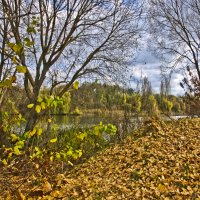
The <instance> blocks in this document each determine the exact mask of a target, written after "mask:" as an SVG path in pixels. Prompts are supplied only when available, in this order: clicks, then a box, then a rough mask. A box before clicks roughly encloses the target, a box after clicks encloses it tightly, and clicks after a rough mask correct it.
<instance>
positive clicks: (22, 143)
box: [16, 140, 24, 149]
mask: <svg viewBox="0 0 200 200" xmlns="http://www.w3.org/2000/svg"><path fill="white" fill-rule="evenodd" d="M16 146H18V149H22V148H23V147H24V141H22V140H21V141H19V142H17V143H16Z"/></svg>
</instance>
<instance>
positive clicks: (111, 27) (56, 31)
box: [0, 0, 141, 130]
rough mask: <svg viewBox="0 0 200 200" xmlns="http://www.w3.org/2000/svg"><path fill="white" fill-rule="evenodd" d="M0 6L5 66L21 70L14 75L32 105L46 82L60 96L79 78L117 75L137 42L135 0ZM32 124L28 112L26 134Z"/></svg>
mask: <svg viewBox="0 0 200 200" xmlns="http://www.w3.org/2000/svg"><path fill="white" fill-rule="evenodd" d="M0 5H1V8H0V13H1V16H0V17H1V19H3V20H4V21H6V26H8V28H9V30H10V34H9V38H8V37H7V32H6V31H4V32H3V33H6V37H7V38H8V39H7V42H8V43H9V47H10V49H11V52H9V54H8V55H10V62H13V58H14V63H16V64H17V65H18V66H22V67H23V68H22V67H21V68H19V67H18V71H24V72H25V73H24V75H22V76H21V79H23V85H24V89H25V92H26V95H27V98H28V100H29V103H33V104H36V103H37V98H38V95H39V93H40V90H41V88H42V86H43V85H44V84H47V83H48V82H49V81H51V89H50V91H51V92H52V93H55V91H57V94H56V95H59V96H62V95H63V94H64V93H65V92H66V91H68V89H69V88H70V87H71V85H72V84H73V83H74V82H75V80H77V79H78V78H80V77H82V76H86V75H88V74H91V73H94V74H96V75H100V76H104V77H105V76H106V77H107V76H111V77H114V76H116V74H118V75H119V74H120V73H121V74H122V72H124V71H125V65H124V63H125V62H124V61H125V60H126V61H127V58H129V57H130V55H131V54H130V53H131V51H130V49H133V48H136V47H137V39H138V38H139V36H140V35H139V33H140V30H141V29H140V27H139V18H140V15H141V3H140V2H139V1H137V0H128V1H127V0H109V1H108V0H40V1H35V0H30V1H26V0H15V1H10V0H1V1H0ZM4 21H3V22H4ZM3 22H1V25H2V26H3V27H5V25H4V24H3ZM14 47H17V50H16V48H15V49H14ZM4 49H5V47H4V46H2V48H1V52H4ZM132 52H133V50H132ZM24 66H25V67H26V69H24ZM13 70H14V72H15V74H16V72H17V71H16V70H15V68H14V69H13ZM55 71H56V73H55ZM52 74H53V76H52ZM56 74H59V76H56ZM21 79H20V78H18V76H17V80H21ZM60 85H62V87H59V86H60ZM58 87H59V88H61V89H60V90H56V88H58ZM36 120H37V113H36V112H35V110H34V109H32V110H31V113H30V117H29V119H28V121H27V127H26V130H29V129H31V128H32V127H33V126H34V124H35V123H36Z"/></svg>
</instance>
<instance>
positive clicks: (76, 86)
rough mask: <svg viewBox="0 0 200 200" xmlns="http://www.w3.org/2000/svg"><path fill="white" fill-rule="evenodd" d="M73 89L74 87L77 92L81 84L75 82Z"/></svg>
mask: <svg viewBox="0 0 200 200" xmlns="http://www.w3.org/2000/svg"><path fill="white" fill-rule="evenodd" d="M73 87H74V89H75V90H78V87H79V82H78V81H75V82H74V83H73Z"/></svg>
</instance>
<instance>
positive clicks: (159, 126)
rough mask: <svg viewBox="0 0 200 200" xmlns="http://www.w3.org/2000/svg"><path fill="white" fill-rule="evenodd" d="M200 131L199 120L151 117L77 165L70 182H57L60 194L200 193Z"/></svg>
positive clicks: (88, 196)
mask: <svg viewBox="0 0 200 200" xmlns="http://www.w3.org/2000/svg"><path fill="white" fill-rule="evenodd" d="M180 126H182V127H184V126H185V131H182V130H181V131H180V128H179V127H180ZM199 130H200V125H199V129H197V126H195V127H194V126H193V125H191V124H190V123H189V122H184V121H177V122H176V123H174V122H172V123H168V124H165V123H163V122H159V121H153V122H151V123H150V124H148V126H147V127H146V128H143V129H141V131H138V132H136V133H134V135H133V138H130V137H128V138H127V139H126V140H125V141H124V143H123V144H121V145H115V146H113V147H111V148H109V149H106V150H104V151H103V152H100V153H99V154H98V155H97V156H96V157H93V158H91V159H90V160H88V161H87V162H86V163H84V164H82V165H80V166H79V167H75V169H74V170H73V171H72V172H70V173H68V175H67V178H68V179H70V180H71V182H70V183H67V182H65V184H63V185H60V184H59V187H61V189H60V194H61V193H62V194H66V193H67V194H68V196H67V198H77V199H79V198H80V199H81V198H85V199H98V198H99V199H132V198H133V197H134V199H149V198H150V197H151V198H152V199H156V198H161V199H166V200H167V199H172V198H176V197H177V199H189V198H190V197H191V196H192V195H196V196H197V197H200V196H199V195H200V194H199V193H198V192H199V188H198V185H199V182H198V181H199V174H200V170H199V162H200V157H199V156H198V155H199V151H198V149H200V140H199V139H200V138H199ZM145 131H146V132H145ZM134 137H135V138H136V139H134ZM80 183H81V185H80ZM69 188H70V189H69Z"/></svg>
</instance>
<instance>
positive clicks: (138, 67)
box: [131, 48, 184, 95]
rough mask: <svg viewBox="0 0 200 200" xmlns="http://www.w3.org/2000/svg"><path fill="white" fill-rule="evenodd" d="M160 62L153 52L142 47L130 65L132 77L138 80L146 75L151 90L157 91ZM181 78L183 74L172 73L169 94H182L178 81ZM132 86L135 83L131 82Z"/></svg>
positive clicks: (159, 77)
mask: <svg viewBox="0 0 200 200" xmlns="http://www.w3.org/2000/svg"><path fill="white" fill-rule="evenodd" d="M161 65H162V62H161V61H160V60H159V59H158V58H156V56H155V55H153V52H151V51H150V50H148V48H145V49H142V50H141V51H140V52H138V55H137V56H136V60H135V63H134V65H133V67H132V72H131V73H132V74H131V75H132V77H133V79H136V80H140V79H141V77H145V76H147V77H148V79H149V81H150V82H151V85H152V88H153V91H154V92H155V93H159V91H160V82H161V70H160V66H161ZM182 79H183V75H182V74H180V73H177V72H176V73H173V74H172V78H171V94H173V95H183V94H184V90H183V88H181V86H180V84H179V83H180V82H181V81H182ZM131 85H132V87H135V83H134V82H132V83H131Z"/></svg>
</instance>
